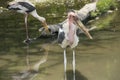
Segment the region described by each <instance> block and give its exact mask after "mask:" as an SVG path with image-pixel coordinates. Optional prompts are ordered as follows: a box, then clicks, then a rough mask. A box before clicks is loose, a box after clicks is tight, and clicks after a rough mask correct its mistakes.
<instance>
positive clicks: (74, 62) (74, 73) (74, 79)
mask: <svg viewBox="0 0 120 80" xmlns="http://www.w3.org/2000/svg"><path fill="white" fill-rule="evenodd" d="M73 80H75V51H74V50H73Z"/></svg>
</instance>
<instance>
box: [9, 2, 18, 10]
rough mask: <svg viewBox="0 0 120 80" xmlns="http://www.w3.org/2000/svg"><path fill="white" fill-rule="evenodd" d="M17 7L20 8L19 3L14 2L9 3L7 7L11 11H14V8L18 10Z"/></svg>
mask: <svg viewBox="0 0 120 80" xmlns="http://www.w3.org/2000/svg"><path fill="white" fill-rule="evenodd" d="M16 6H18V4H17V2H16V1H12V2H9V3H8V5H7V8H8V9H9V10H11V9H13V8H16Z"/></svg>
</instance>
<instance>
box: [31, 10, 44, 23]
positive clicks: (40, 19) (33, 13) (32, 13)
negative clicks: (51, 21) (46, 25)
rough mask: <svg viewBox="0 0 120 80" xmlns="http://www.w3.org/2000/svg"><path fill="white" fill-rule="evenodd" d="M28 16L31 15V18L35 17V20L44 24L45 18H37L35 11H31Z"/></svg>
mask: <svg viewBox="0 0 120 80" xmlns="http://www.w3.org/2000/svg"><path fill="white" fill-rule="evenodd" d="M30 14H31V15H32V16H33V17H35V18H36V19H38V20H39V21H41V22H45V18H44V17H41V16H39V15H38V14H37V12H36V10H34V11H32V12H31V13H30Z"/></svg>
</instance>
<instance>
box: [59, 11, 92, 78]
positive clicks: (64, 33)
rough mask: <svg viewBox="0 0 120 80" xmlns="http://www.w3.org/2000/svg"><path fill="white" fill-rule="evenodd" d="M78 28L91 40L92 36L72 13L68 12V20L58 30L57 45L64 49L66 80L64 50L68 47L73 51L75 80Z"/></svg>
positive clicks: (65, 59) (65, 60) (65, 62)
mask: <svg viewBox="0 0 120 80" xmlns="http://www.w3.org/2000/svg"><path fill="white" fill-rule="evenodd" d="M78 27H80V28H81V29H82V30H83V31H84V32H85V34H86V35H87V36H88V37H89V38H90V39H92V36H91V35H90V34H89V32H88V29H86V27H85V26H84V25H83V24H82V23H81V22H80V21H79V20H78V16H77V14H76V13H75V12H74V11H70V12H68V18H67V20H66V21H65V22H64V23H63V25H62V26H61V27H60V28H59V34H58V43H59V44H60V46H61V47H62V48H63V49H64V73H65V74H64V77H65V80H66V66H67V58H66V48H67V47H68V46H69V47H71V49H72V50H73V62H72V64H73V80H75V51H74V49H75V47H76V46H77V45H78V42H79V38H78V36H77V34H76V33H77V29H78Z"/></svg>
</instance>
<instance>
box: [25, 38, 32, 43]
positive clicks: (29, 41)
mask: <svg viewBox="0 0 120 80" xmlns="http://www.w3.org/2000/svg"><path fill="white" fill-rule="evenodd" d="M32 41H33V39H30V38H28V39H25V40H24V41H23V42H24V43H26V44H30V43H31V42H32Z"/></svg>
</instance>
